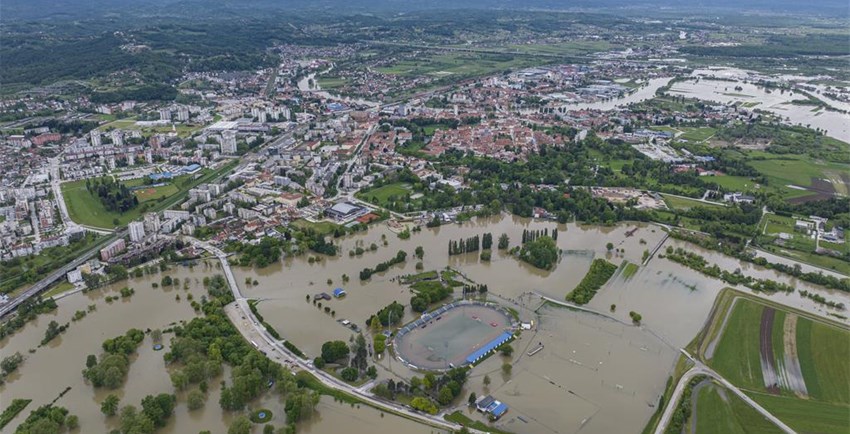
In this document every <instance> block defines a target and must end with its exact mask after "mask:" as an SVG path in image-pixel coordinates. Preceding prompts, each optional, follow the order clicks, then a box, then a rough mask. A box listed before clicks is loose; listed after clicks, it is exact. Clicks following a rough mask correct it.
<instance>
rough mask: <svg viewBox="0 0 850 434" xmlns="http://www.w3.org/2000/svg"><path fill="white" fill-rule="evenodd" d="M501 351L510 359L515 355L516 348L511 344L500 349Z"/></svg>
mask: <svg viewBox="0 0 850 434" xmlns="http://www.w3.org/2000/svg"><path fill="white" fill-rule="evenodd" d="M499 351H500V352H501V353H502V355H503V356H505V357H510V356H511V355H512V354H513V353H514V347H512V346H511V345H510V344H505V345H502V346H501V347H499Z"/></svg>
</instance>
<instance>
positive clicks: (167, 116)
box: [159, 108, 171, 121]
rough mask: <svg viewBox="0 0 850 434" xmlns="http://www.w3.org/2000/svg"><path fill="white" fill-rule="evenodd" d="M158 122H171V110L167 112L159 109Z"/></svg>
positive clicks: (164, 109)
mask: <svg viewBox="0 0 850 434" xmlns="http://www.w3.org/2000/svg"><path fill="white" fill-rule="evenodd" d="M159 120H161V121H170V120H171V110H169V109H167V108H162V109H159Z"/></svg>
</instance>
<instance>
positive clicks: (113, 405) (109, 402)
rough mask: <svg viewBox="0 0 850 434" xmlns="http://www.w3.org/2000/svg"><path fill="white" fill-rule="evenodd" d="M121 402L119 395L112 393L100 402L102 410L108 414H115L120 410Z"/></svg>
mask: <svg viewBox="0 0 850 434" xmlns="http://www.w3.org/2000/svg"><path fill="white" fill-rule="evenodd" d="M120 402H121V400H120V399H119V398H118V397H117V396H115V395H113V394H111V393H110V394H109V395H108V396H107V397H106V398H105V399H104V400H103V402H101V403H100V412H101V413H103V414H104V415H106V416H115V413H116V412H118V404H119V403H120Z"/></svg>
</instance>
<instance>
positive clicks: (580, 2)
mask: <svg viewBox="0 0 850 434" xmlns="http://www.w3.org/2000/svg"><path fill="white" fill-rule="evenodd" d="M579 8H580V9H592V10H599V11H605V10H610V9H648V10H651V9H672V10H675V9H682V10H687V11H694V10H706V11H708V10H724V9H725V10H736V11H763V12H770V13H783V12H792V13H803V14H808V15H830V16H833V17H835V16H842V15H843V16H845V17H848V19H850V4H848V1H847V0H816V1H799V0H521V1H517V0H460V1H457V0H188V1H177V0H3V1H2V4H0V23H9V22H12V21H14V20H20V19H24V20H38V19H63V18H65V19H86V18H101V17H114V18H119V17H121V16H127V15H137V16H146V15H147V16H169V15H172V16H175V15H176V16H183V15H184V14H185V15H186V16H187V17H193V16H198V15H200V16H206V17H210V16H214V15H216V14H236V15H253V14H259V13H263V12H268V11H270V10H273V11H281V12H299V11H323V10H324V11H333V12H335V13H368V12H404V11H416V10H427V9H552V10H565V9H579Z"/></svg>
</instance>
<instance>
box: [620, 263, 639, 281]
mask: <svg viewBox="0 0 850 434" xmlns="http://www.w3.org/2000/svg"><path fill="white" fill-rule="evenodd" d="M638 268H639V267H638V265H637V264H633V263H631V262H628V261H626V263H625V265H624V266H623V280H629V279H631V278H632V276H634V275H635V274H636V273H637V272H638Z"/></svg>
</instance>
